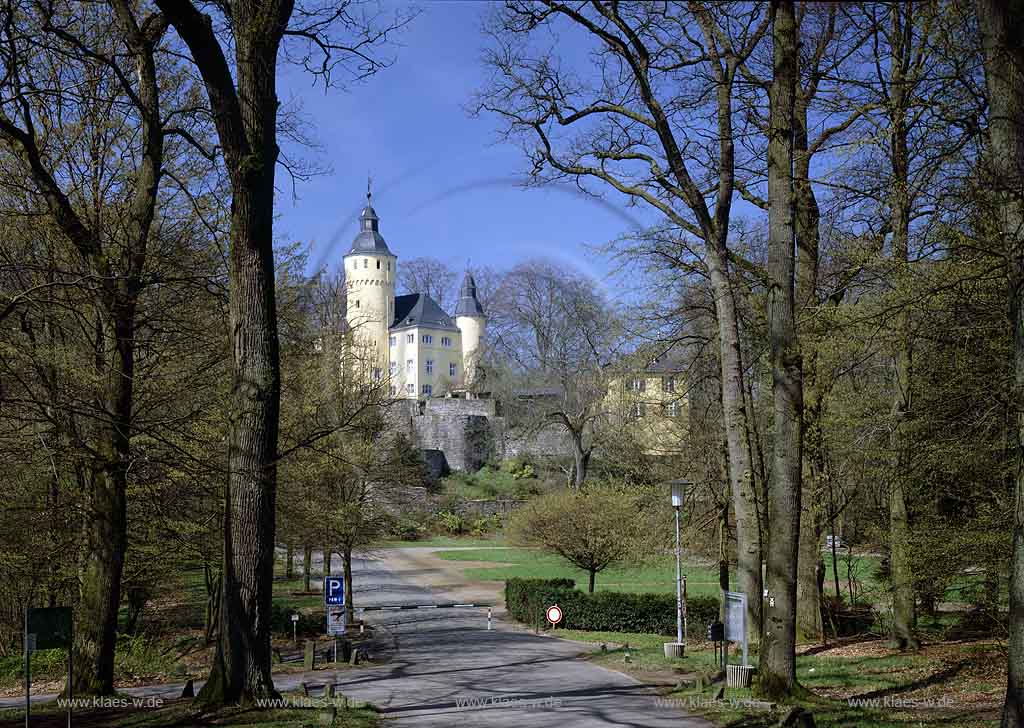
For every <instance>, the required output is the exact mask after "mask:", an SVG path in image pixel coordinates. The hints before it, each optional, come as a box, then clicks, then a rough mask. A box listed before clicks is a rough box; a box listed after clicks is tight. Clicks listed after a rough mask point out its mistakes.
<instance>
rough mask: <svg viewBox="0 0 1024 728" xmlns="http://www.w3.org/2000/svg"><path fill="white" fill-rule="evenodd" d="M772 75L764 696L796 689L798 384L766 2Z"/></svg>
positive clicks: (788, 206) (792, 49) (782, 29)
mask: <svg viewBox="0 0 1024 728" xmlns="http://www.w3.org/2000/svg"><path fill="white" fill-rule="evenodd" d="M771 12H772V16H773V17H772V47H773V76H772V84H771V90H770V94H769V96H770V118H769V131H768V202H769V210H768V277H769V289H768V304H767V314H768V333H769V340H770V342H769V343H770V350H771V365H772V394H773V420H774V438H773V443H772V479H771V489H770V491H769V496H768V503H767V508H768V521H769V523H770V524H771V531H770V534H769V548H768V571H767V583H766V587H767V591H768V600H767V605H766V608H765V612H764V634H763V637H762V640H761V650H760V663H759V670H758V672H759V681H758V690H759V692H760V693H761V694H762V695H764V696H766V697H769V698H771V699H779V698H784V697H787V696H789V695H791V694H792V693H793V691H794V690H795V688H796V687H797V684H796V571H797V554H798V542H799V535H800V489H801V483H800V475H801V466H802V457H801V449H802V416H803V381H802V362H801V354H800V348H799V343H798V341H797V336H796V319H795V313H794V311H795V291H794V284H795V254H796V251H795V229H794V203H795V199H794V186H793V136H792V130H793V125H794V123H793V122H794V119H793V116H794V103H795V96H796V83H797V37H796V18H795V14H794V10H793V3H792V0H773V2H772V5H771Z"/></svg>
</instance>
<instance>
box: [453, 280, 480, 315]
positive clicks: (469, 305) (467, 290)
mask: <svg viewBox="0 0 1024 728" xmlns="http://www.w3.org/2000/svg"><path fill="white" fill-rule="evenodd" d="M455 315H456V316H483V315H484V307H483V306H481V305H480V299H478V298H477V297H476V281H475V280H473V275H472V274H471V273H466V277H465V278H464V279H463V280H462V288H461V289H460V291H459V302H458V304H457V305H456V306H455Z"/></svg>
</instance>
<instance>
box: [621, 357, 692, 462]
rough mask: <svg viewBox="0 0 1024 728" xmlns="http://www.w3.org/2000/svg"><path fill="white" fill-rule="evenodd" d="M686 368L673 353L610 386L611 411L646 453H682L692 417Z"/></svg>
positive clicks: (627, 373)
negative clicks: (680, 447) (682, 445)
mask: <svg viewBox="0 0 1024 728" xmlns="http://www.w3.org/2000/svg"><path fill="white" fill-rule="evenodd" d="M685 371H686V368H685V366H684V362H683V361H682V359H681V358H679V357H674V356H672V354H671V353H669V354H665V355H663V356H661V357H658V358H656V359H654V360H652V361H651V362H649V363H648V364H647V366H646V367H644V368H643V369H641V370H639V371H630V372H626V373H624V374H623V375H621V376H619V377H616V378H615V379H614V380H613V381H612V382H611V386H610V387H609V388H608V398H609V401H608V407H609V410H610V411H611V412H612V414H613V416H614V418H615V419H616V420H618V421H619V422H620V423H622V425H623V426H624V427H627V428H629V431H630V432H631V433H632V434H633V435H635V436H636V438H637V440H638V441H639V442H640V443H641V445H642V447H643V448H644V454H646V455H670V454H673V453H676V452H678V449H679V445H680V442H681V441H682V438H683V436H684V435H685V431H686V427H687V423H688V417H689V400H688V397H687V388H686V384H685V383H686V380H685V378H684V374H685Z"/></svg>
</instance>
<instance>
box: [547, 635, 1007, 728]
mask: <svg viewBox="0 0 1024 728" xmlns="http://www.w3.org/2000/svg"><path fill="white" fill-rule="evenodd" d="M554 634H556V635H557V636H559V637H563V638H566V639H574V640H580V641H584V642H592V643H604V644H606V645H608V651H607V652H605V653H599V654H595V655H594V656H593V657H591V658H590V659H591V660H593V661H594V662H597V663H598V664H602V665H604V666H606V667H610V668H613V669H618V670H623V671H628V672H633V673H638V674H641V675H642V674H643V673H647V674H648V675H654V674H660V675H661V676H663V677H668V678H669V679H668V683H671V682H672V679H671V678H672V676H673V674H674V673H676V672H687V673H712V672H714V671H715V669H716V667H715V664H714V653H713V651H712V650H711V649H710V646H708V645H700V644H698V645H694V646H693V647H691V649H689V650H687V657H686V658H684V659H683V660H682V661H676V660H668V659H666V658H665V656H664V652H663V649H662V643H663V642H665V641H666V640H668V639H670V638H667V637H662V636H659V635H649V634H630V633H609V632H582V631H576V630H556V631H555V632H554ZM624 643H627V644H628V645H629V646H628V650H627V648H626V647H624V646H623V644H624ZM627 651H628V653H629V656H630V662H629V663H628V664H627V663H626V662H625V655H626V653H627ZM731 654H732V655H733V656H732V657H731V661H733V662H735V661H736V660H738V656H737V655H736V654H735V652H733V653H731ZM1000 656H1001V655H1000V653H999V649H998V647H997V646H996V645H994V644H991V643H956V644H941V643H940V644H935V645H929V646H926V647H925V648H924V649H923V650H922V652H921V653H919V654H910V655H904V654H898V653H894V652H892V651H890V650H889V649H888V648H887V647H886V646H885V644H884V642H881V641H869V642H861V643H848V644H844V645H841V646H838V645H837V646H836V647H834V648H832V649H828V650H825V651H823V652H822V653H821V654H807V655H801V656H799V657H798V658H797V677H798V679H799V680H800V683H801V684H802V685H803V686H804V687H806V688H807V689H808V690H810V691H811V692H812V693H814V695H813V696H811V698H810V699H808V700H806V701H804V702H802V703H801V704H802V705H804V706H805V707H807V708H808V709H809V710H811V711H812V712H813V713H814V718H815V721H816V724H817V725H818V726H819V727H820V728H868V727H869V726H871V727H872V728H911V727H914V728H931V727H933V726H934V727H935V728H938V727H939V726H943V727H944V728H983V727H986V726H996V725H998V709H999V707H1000V706H1001V704H1002V696H1003V691H1004V690H1005V679H1006V677H1005V667H1002V665H1005V657H1003V658H1002V660H1001V661H1000V659H999V658H1000ZM751 662H753V663H754V664H756V654H755V655H751ZM662 692H663V695H664V698H665V699H668V700H672V701H673V703H674V704H675V705H676V706H677V707H679V708H681V709H683V710H688V711H690V712H702V713H704V714H705V715H706V716H707V717H708V718H709V719H710V720H713V721H715V722H716V723H717V724H719V725H723V726H730V725H732V726H739V725H742V726H744V727H748V726H749V727H750V728H755V727H759V726H770V725H775V723H776V721H777V720H778V717H777V715H776V716H775V717H774V718H771V719H769V718H768V714H767V713H765V712H764V711H763V709H762V710H760V711H758V710H756V709H752V708H749V707H748V708H746V709H744V708H743V706H742V705H741V704H739V703H738V702H735V703H734V702H732V701H743V700H748V699H750V698H752V694H751V691H749V690H740V689H733V688H727V689H726V693H725V701H724V702H722V703H721V704H720V705H714V704H712V703H710V701H709V698H710V695H711V692H710V690H706V691H705V692H704V693H696V692H694V691H692V690H691V691H685V690H683V691H675V690H672V689H671V688H666V689H665V690H663V691H662ZM886 700H888V701H889V703H888V704H886V703H885V702H884V701H886ZM854 701H859V702H854ZM872 701H874V702H872ZM867 706H874V707H867Z"/></svg>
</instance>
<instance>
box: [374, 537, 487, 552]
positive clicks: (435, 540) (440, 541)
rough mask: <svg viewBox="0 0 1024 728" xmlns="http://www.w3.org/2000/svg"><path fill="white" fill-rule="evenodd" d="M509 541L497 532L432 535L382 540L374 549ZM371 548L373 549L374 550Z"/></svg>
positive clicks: (463, 545)
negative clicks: (487, 535) (420, 537)
mask: <svg viewBox="0 0 1024 728" xmlns="http://www.w3.org/2000/svg"><path fill="white" fill-rule="evenodd" d="M505 545H507V542H506V541H505V537H504V536H503V535H502V534H500V533H497V534H495V535H494V536H490V537H487V538H473V537H472V536H431V537H429V538H424V539H420V540H419V541H382V542H381V543H379V544H377V545H375V546H374V547H373V549H401V548H409V547H410V546H429V547H434V548H437V547H452V546H458V547H477V548H479V547H485V546H505ZM373 549H371V550H373Z"/></svg>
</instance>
